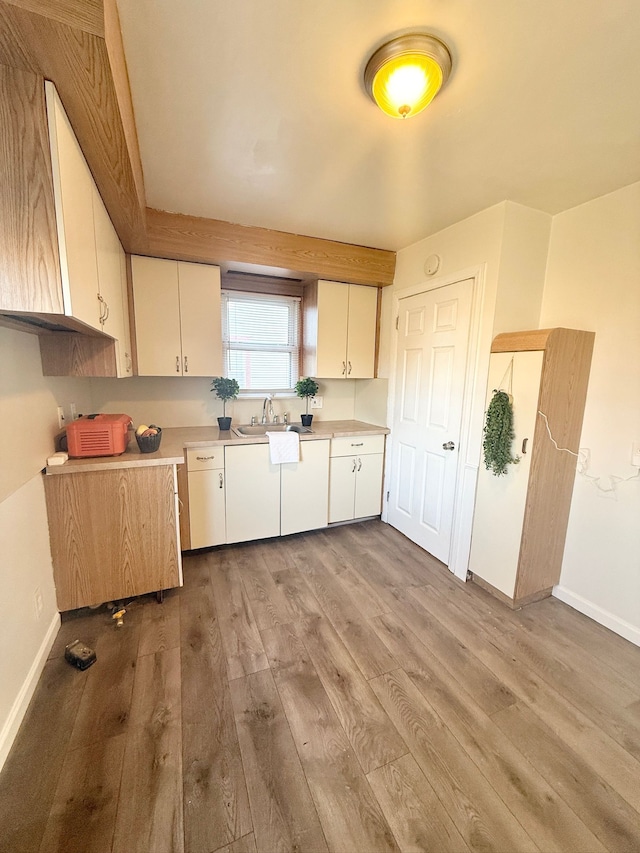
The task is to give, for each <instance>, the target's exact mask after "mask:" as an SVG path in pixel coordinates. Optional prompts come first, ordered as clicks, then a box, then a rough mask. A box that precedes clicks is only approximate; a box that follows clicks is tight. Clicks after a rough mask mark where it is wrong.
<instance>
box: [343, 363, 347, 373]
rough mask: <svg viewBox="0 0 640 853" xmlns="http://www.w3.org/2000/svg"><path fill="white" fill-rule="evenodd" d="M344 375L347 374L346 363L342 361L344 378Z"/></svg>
mask: <svg viewBox="0 0 640 853" xmlns="http://www.w3.org/2000/svg"><path fill="white" fill-rule="evenodd" d="M346 373H347V362H346V361H343V362H342V375H343V376H346Z"/></svg>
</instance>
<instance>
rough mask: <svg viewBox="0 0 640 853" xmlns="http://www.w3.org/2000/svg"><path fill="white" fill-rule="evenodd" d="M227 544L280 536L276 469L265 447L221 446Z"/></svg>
mask: <svg viewBox="0 0 640 853" xmlns="http://www.w3.org/2000/svg"><path fill="white" fill-rule="evenodd" d="M224 456H225V471H226V476H227V499H226V509H227V542H246V541H248V540H249V539H268V538H270V537H272V536H279V535H280V500H279V498H280V466H279V465H272V464H271V462H270V461H269V445H268V444H246V445H244V446H234V445H230V446H228V447H225V454H224Z"/></svg>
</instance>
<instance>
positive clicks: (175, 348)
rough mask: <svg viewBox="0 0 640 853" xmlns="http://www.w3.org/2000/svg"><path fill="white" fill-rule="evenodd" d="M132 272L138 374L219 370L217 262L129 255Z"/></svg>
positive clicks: (199, 373)
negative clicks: (208, 262) (212, 263)
mask: <svg viewBox="0 0 640 853" xmlns="http://www.w3.org/2000/svg"><path fill="white" fill-rule="evenodd" d="M131 276H132V283H133V302H134V314H135V327H136V352H137V359H138V375H139V376H216V375H219V374H220V373H221V372H222V329H221V323H220V269H219V267H215V266H210V265H208V264H192V263H186V262H183V261H171V260H165V259H163V258H147V257H142V256H138V255H132V257H131Z"/></svg>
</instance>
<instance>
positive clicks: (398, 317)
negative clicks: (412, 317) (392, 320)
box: [396, 314, 400, 331]
mask: <svg viewBox="0 0 640 853" xmlns="http://www.w3.org/2000/svg"><path fill="white" fill-rule="evenodd" d="M399 328H400V315H399V314H398V316H397V317H396V331H398V329H399Z"/></svg>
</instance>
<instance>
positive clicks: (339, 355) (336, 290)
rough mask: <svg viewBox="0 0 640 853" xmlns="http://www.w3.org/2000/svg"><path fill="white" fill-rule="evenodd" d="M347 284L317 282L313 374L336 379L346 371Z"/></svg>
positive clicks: (341, 376) (344, 374)
mask: <svg viewBox="0 0 640 853" xmlns="http://www.w3.org/2000/svg"><path fill="white" fill-rule="evenodd" d="M348 314H349V285H348V284H342V283H341V282H338V281H319V282H318V341H317V355H316V358H317V362H316V376H319V377H321V378H322V379H335V378H337V379H340V378H343V377H344V376H346V372H347V318H348Z"/></svg>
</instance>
